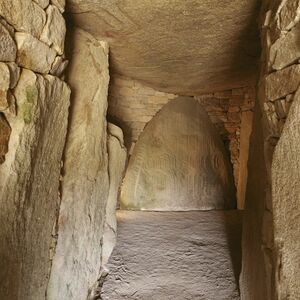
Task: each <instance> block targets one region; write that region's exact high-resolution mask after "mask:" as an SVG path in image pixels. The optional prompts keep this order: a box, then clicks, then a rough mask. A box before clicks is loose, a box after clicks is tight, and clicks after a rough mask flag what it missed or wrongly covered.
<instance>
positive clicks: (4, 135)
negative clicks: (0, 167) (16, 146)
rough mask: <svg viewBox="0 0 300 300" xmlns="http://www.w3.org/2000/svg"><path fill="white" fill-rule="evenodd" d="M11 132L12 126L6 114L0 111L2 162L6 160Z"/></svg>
mask: <svg viewBox="0 0 300 300" xmlns="http://www.w3.org/2000/svg"><path fill="white" fill-rule="evenodd" d="M10 133H11V129H10V126H9V124H8V122H7V120H6V118H5V116H4V115H3V114H2V113H0V164H2V163H3V162H4V161H5V154H6V153H7V152H8V141H9V137H10Z"/></svg>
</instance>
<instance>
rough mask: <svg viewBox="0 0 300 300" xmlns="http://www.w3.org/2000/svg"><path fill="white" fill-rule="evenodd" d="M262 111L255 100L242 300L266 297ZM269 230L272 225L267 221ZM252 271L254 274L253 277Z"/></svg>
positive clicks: (243, 240) (241, 287)
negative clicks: (263, 235)
mask: <svg viewBox="0 0 300 300" xmlns="http://www.w3.org/2000/svg"><path fill="white" fill-rule="evenodd" d="M261 127H262V113H261V110H260V107H259V104H258V103H257V105H256V107H255V111H254V118H253V131H252V135H251V139H250V149H249V162H248V182H247V190H246V201H245V208H244V214H243V216H244V217H243V238H242V253H243V256H242V271H241V275H240V291H241V299H243V300H254V299H255V300H266V299H268V297H267V285H266V282H267V278H266V273H265V268H264V263H265V261H264V253H263V248H262V227H263V218H264V209H265V203H264V200H265V197H266V192H265V188H266V185H267V170H266V164H265V160H264V155H263V152H264V140H263V133H262V130H261ZM269 225H270V226H269V229H270V231H271V228H272V224H269ZM254 274H255V276H254Z"/></svg>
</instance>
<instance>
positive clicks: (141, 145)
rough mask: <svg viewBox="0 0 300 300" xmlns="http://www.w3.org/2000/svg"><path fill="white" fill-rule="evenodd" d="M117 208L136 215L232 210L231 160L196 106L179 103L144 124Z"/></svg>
mask: <svg viewBox="0 0 300 300" xmlns="http://www.w3.org/2000/svg"><path fill="white" fill-rule="evenodd" d="M121 207H122V208H124V209H135V210H200V209H203V210H208V209H224V208H233V207H235V196H234V187H233V176H232V171H231V168H230V164H229V158H228V156H227V154H226V153H225V150H224V145H223V144H222V142H221V139H220V137H219V135H218V133H217V132H216V131H215V128H214V127H213V125H212V123H211V121H210V120H209V117H208V115H207V113H206V112H205V111H204V110H203V108H202V106H201V105H200V104H199V103H198V102H197V100H195V99H193V98H189V97H178V98H177V99H175V100H173V101H171V102H169V103H168V104H167V105H165V106H164V107H163V109H162V110H161V111H160V112H159V113H158V114H157V115H156V116H155V117H154V118H153V119H152V120H151V121H150V123H148V125H147V127H146V128H145V130H144V132H143V133H142V134H141V136H140V139H139V140H138V142H137V144H136V146H135V149H134V153H133V155H132V157H131V160H130V162H129V166H128V169H127V172H126V176H125V179H124V184H123V187H122V191H121Z"/></svg>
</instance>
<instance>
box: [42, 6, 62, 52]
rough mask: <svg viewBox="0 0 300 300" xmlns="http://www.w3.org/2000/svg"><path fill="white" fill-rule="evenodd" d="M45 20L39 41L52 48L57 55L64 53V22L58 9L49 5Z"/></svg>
mask: <svg viewBox="0 0 300 300" xmlns="http://www.w3.org/2000/svg"><path fill="white" fill-rule="evenodd" d="M46 13H47V22H46V25H45V27H44V29H43V32H42V35H41V38H40V39H41V41H42V42H44V43H46V44H47V45H48V46H50V47H51V48H53V49H54V50H55V51H56V52H57V53H58V54H59V55H62V54H63V53H64V46H65V37H66V24H65V19H64V17H63V16H62V14H61V13H60V11H59V9H58V8H57V7H56V6H54V5H49V6H48V8H47V10H46Z"/></svg>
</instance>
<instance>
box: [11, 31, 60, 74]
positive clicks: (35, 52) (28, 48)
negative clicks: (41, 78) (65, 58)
mask: <svg viewBox="0 0 300 300" xmlns="http://www.w3.org/2000/svg"><path fill="white" fill-rule="evenodd" d="M15 38H16V42H17V46H18V58H17V62H18V64H19V65H20V66H22V67H24V68H27V69H31V70H33V71H35V72H38V73H49V71H50V69H51V65H52V64H53V62H54V59H55V56H56V52H55V51H54V50H52V49H51V48H49V47H48V46H47V45H46V44H44V43H43V42H41V41H40V40H38V39H36V38H34V37H33V36H32V35H30V34H28V33H23V32H18V33H16V36H15Z"/></svg>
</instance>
